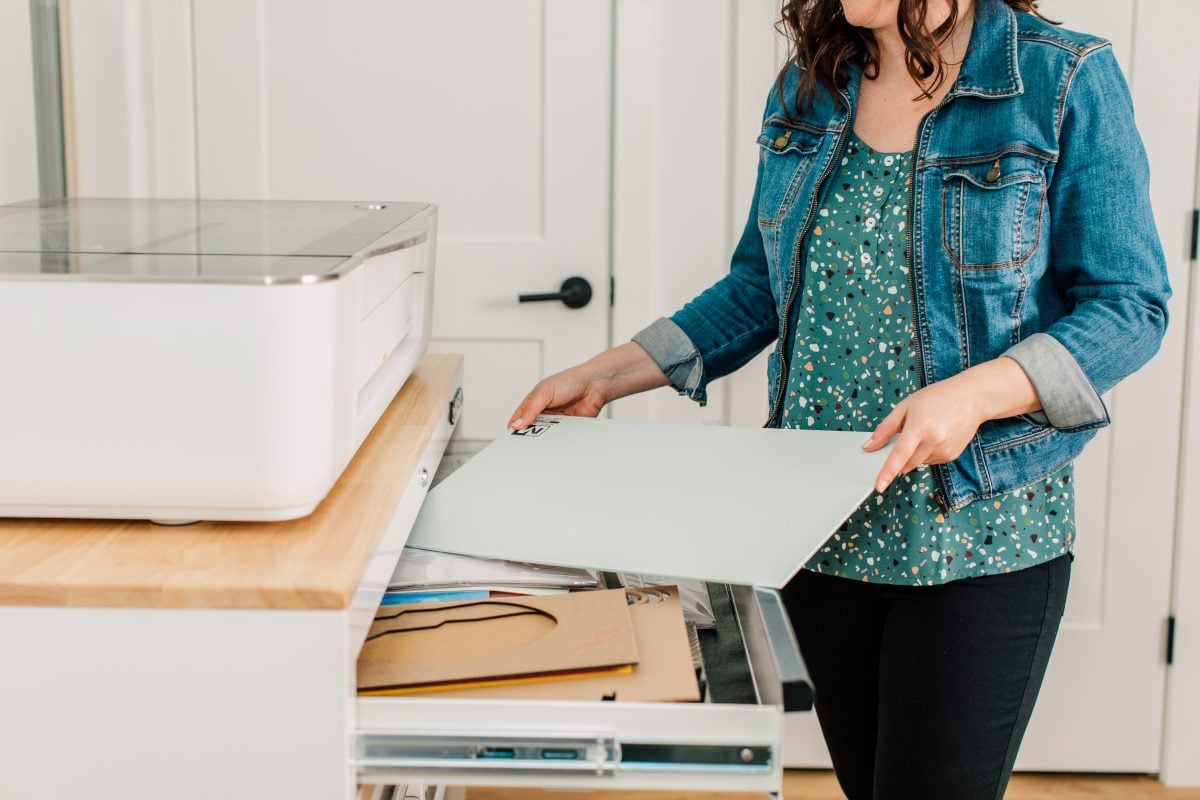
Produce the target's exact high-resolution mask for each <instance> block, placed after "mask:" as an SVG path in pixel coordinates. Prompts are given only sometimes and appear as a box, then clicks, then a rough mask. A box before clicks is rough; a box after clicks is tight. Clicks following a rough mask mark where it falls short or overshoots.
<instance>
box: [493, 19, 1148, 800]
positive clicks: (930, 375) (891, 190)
mask: <svg viewBox="0 0 1200 800" xmlns="http://www.w3.org/2000/svg"><path fill="white" fill-rule="evenodd" d="M1035 6H1036V0H974V2H973V3H972V2H971V0H957V1H956V0H792V2H788V3H786V4H785V5H784V9H783V20H782V25H781V29H782V30H783V32H784V33H785V34H787V36H788V38H789V40H790V42H791V45H792V60H791V61H790V62H789V66H788V67H787V68H785V70H784V71H783V73H782V74H781V75H780V77H779V81H778V84H777V86H776V87H774V90H773V91H772V92H771V94H770V97H769V99H768V102H767V107H766V112H765V114H764V117H763V128H762V135H761V136H760V138H759V145H760V163H759V171H758V181H757V186H756V189H755V195H754V200H753V205H752V208H751V213H750V219H749V221H748V223H747V225H746V229H745V233H744V234H743V236H742V238H741V241H740V243H739V244H738V247H737V249H736V251H735V252H734V255H733V262H732V268H731V271H730V273H729V275H728V276H726V277H725V278H724V279H723V280H721V281H720V282H718V283H717V284H716V285H714V286H712V287H711V288H709V289H708V290H707V291H705V292H704V293H703V294H701V295H700V296H699V297H697V298H696V299H695V300H693V301H692V302H691V303H689V304H688V305H687V306H685V307H684V308H683V309H682V310H680V311H679V312H678V313H676V314H675V315H674V316H672V317H671V318H670V319H661V320H659V321H657V322H655V323H654V324H653V325H651V326H650V327H649V328H647V329H645V330H644V331H642V332H641V333H639V334H638V335H637V336H635V337H634V340H633V342H630V343H628V344H624V345H621V346H619V347H616V348H613V349H611V350H609V351H607V352H605V353H602V354H600V355H598V356H596V357H595V358H593V359H592V360H591V361H588V362H587V363H585V364H583V365H580V366H578V367H575V368H573V369H569V370H567V371H565V372H562V373H559V374H557V375H553V376H550V377H548V378H546V379H545V380H543V381H542V382H541V383H539V384H538V385H537V386H536V387H535V388H534V390H533V391H532V392H531V393H530V394H529V396H528V397H527V398H526V399H525V400H524V402H523V403H522V404H521V406H520V407H519V408H518V409H517V411H516V412H515V413H514V415H513V419H512V421H511V422H510V425H512V426H513V427H520V426H522V425H524V424H526V423H528V422H529V421H530V420H532V419H533V417H534V416H535V415H536V414H538V413H540V412H542V411H549V412H551V413H560V414H585V415H595V414H597V413H599V411H600V410H601V408H602V407H603V406H604V405H605V403H607V402H609V401H611V400H613V399H615V398H618V397H622V396H625V395H628V394H632V393H635V392H640V391H644V390H647V389H651V388H654V387H658V386H663V385H667V384H668V383H669V384H671V385H673V386H675V387H676V388H677V389H678V390H679V391H680V392H681V393H684V394H686V395H688V396H689V397H691V398H692V399H694V400H697V401H699V402H701V403H703V402H704V399H705V387H706V385H707V384H708V382H709V381H711V380H713V379H715V378H719V377H721V376H722V375H726V374H728V373H730V372H732V371H733V370H735V369H737V368H738V367H740V366H742V365H743V364H745V363H746V362H747V361H749V360H750V359H751V358H752V357H753V356H754V355H755V354H757V353H758V352H759V351H761V350H762V349H763V348H765V347H766V346H768V345H770V344H771V343H773V342H774V343H775V344H776V347H775V350H774V352H773V353H772V355H771V357H770V361H769V367H768V379H769V384H770V385H769V401H770V418H769V421H768V423H767V424H768V426H772V427H779V428H819V429H830V430H851V431H863V432H870V436H869V438H868V439H867V441H866V443H865V445H864V446H865V447H866V449H868V450H877V449H879V448H882V447H884V446H885V445H886V444H887V443H888V442H889V441H892V440H893V439H894V442H893V444H892V448H891V452H890V453H889V455H888V456H887V458H886V461H885V462H884V465H883V468H882V470H881V471H880V473H879V476H878V478H877V480H876V485H875V490H876V493H875V494H874V495H872V496H871V497H870V498H869V499H868V500H867V502H866V503H864V504H863V506H862V507H860V508H859V509H858V510H857V511H856V512H855V513H854V515H853V516H852V517H851V518H850V519H849V520H848V521H847V522H846V523H845V524H844V525H843V526H842V528H841V529H840V530H839V531H838V532H837V533H835V534H834V536H833V537H832V538H831V539H830V540H829V541H828V542H827V543H826V544H825V545H824V546H823V547H822V549H821V550H820V551H819V552H818V553H817V554H816V555H815V556H814V557H813V558H812V560H810V561H809V563H808V564H807V565H806V566H805V569H803V570H801V571H800V572H799V573H798V574H797V576H796V577H795V578H794V579H793V580H792V582H791V583H790V584H789V585H788V586H787V587H786V589H785V591H784V598H785V600H786V602H787V604H788V609H789V613H790V615H791V618H792V622H793V625H794V627H795V629H796V633H797V637H798V639H799V642H800V647H801V651H802V653H803V655H804V658H805V660H806V662H807V664H808V667H809V671H810V673H811V676H812V679H813V682H814V686H815V689H816V698H817V700H816V710H817V714H818V717H819V719H820V722H821V727H822V730H823V733H824V736H825V740H826V742H827V743H828V745H829V750H830V752H831V754H832V756H833V763H834V767H835V769H836V771H837V776H838V780H839V781H840V783H841V785H842V788H843V789H844V791H845V793H846V795H847V796H848V797H849V798H851V800H858V799H859V798H921V800H931V799H935V798H948V799H950V798H953V800H971V799H973V798H997V797H1001V796H1002V795H1003V793H1004V790H1005V787H1006V785H1007V782H1008V778H1009V775H1010V773H1011V771H1012V766H1013V761H1014V760H1015V758H1016V752H1017V747H1018V745H1019V743H1020V740H1021V737H1022V735H1023V734H1024V731H1025V727H1026V725H1027V723H1028V721H1029V716H1030V713H1031V712H1032V708H1033V703H1034V699H1035V697H1036V695H1037V692H1038V689H1039V687H1040V684H1041V681H1042V677H1043V675H1044V673H1045V669H1046V664H1047V661H1048V659H1049V655H1050V649H1051V646H1052V643H1053V641H1054V638H1055V634H1056V632H1057V630H1058V625H1059V620H1060V618H1061V616H1062V612H1063V606H1064V603H1065V599H1066V592H1067V582H1068V578H1069V573H1070V560H1071V558H1073V556H1072V554H1071V553H1072V548H1073V542H1074V526H1075V519H1074V491H1073V483H1072V478H1073V473H1072V467H1071V462H1072V460H1073V459H1074V458H1075V457H1076V456H1077V455H1078V454H1079V452H1080V451H1081V449H1082V448H1083V446H1084V444H1085V443H1086V442H1087V441H1088V440H1089V439H1090V438H1091V437H1092V436H1093V435H1094V433H1095V429H1097V428H1099V427H1101V426H1103V425H1106V424H1107V423H1108V414H1107V412H1106V409H1105V407H1104V404H1103V402H1102V400H1101V395H1102V394H1103V393H1104V392H1106V391H1108V390H1109V389H1111V388H1112V387H1113V386H1114V385H1115V384H1116V383H1117V382H1118V381H1119V380H1121V379H1122V378H1124V377H1125V376H1126V375H1128V374H1129V373H1131V372H1132V371H1134V370H1136V369H1137V368H1139V367H1140V366H1141V365H1142V364H1144V363H1145V362H1146V361H1147V360H1148V359H1149V358H1150V357H1151V356H1152V355H1153V354H1154V352H1155V351H1156V350H1157V348H1158V345H1159V342H1160V340H1161V338H1162V335H1163V331H1164V328H1165V326H1166V321H1167V310H1166V301H1167V298H1168V296H1169V294H1170V290H1169V287H1168V285H1167V275H1166V267H1165V263H1164V260H1163V256H1162V252H1161V246H1160V244H1159V241H1158V238H1157V234H1156V231H1155V225H1154V220H1153V218H1152V216H1151V210H1150V203H1149V199H1148V196H1147V187H1148V171H1147V164H1146V158H1145V154H1144V151H1143V148H1142V145H1141V141H1140V139H1139V137H1138V134H1137V131H1136V128H1135V127H1134V121H1133V111H1132V107H1131V104H1130V99H1129V92H1128V89H1127V87H1126V85H1125V81H1124V79H1123V77H1122V75H1121V72H1120V69H1119V68H1118V66H1117V63H1116V60H1115V58H1114V56H1113V53H1112V48H1111V47H1110V46H1109V44H1108V43H1107V42H1105V41H1103V40H1101V39H1097V38H1095V37H1091V36H1086V35H1083V34H1078V33H1074V32H1071V31H1067V30H1064V29H1062V28H1059V27H1055V26H1054V25H1053V24H1050V23H1048V22H1047V21H1045V20H1044V19H1042V18H1041V17H1039V16H1038V14H1037V10H1036V7H1035ZM781 511H782V512H783V514H781V517H782V520H781V522H782V523H783V524H786V513H787V512H788V511H789V509H787V507H786V506H782V507H781ZM795 511H796V512H799V513H802V509H797V510H795Z"/></svg>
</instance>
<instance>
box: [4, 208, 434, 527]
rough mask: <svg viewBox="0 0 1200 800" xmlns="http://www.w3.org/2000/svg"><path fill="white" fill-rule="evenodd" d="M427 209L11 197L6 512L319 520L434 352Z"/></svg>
mask: <svg viewBox="0 0 1200 800" xmlns="http://www.w3.org/2000/svg"><path fill="white" fill-rule="evenodd" d="M436 221H437V216H436V209H435V208H434V207H433V206H430V205H426V204H415V203H396V204H384V203H379V204H370V205H365V204H364V205H355V204H349V203H283V202H278V203H276V202H263V203H257V202H237V201H190V200H189V201H121V200H67V201H40V202H32V203H23V204H17V205H14V206H0V376H3V378H2V380H3V385H2V387H3V388H0V516H9V517H16V516H20V517H92V518H120V519H154V520H157V521H163V522H175V521H177V522H185V521H192V520H283V519H293V518H297V517H302V516H305V515H308V514H310V513H312V512H313V511H314V510H315V509H316V507H317V506H318V505H319V504H320V502H321V500H322V499H324V498H325V496H326V495H327V494H328V492H329V490H330V489H331V488H332V487H333V485H334V483H335V482H336V481H337V479H338V477H339V476H340V475H341V473H342V471H343V470H344V469H345V467H346V465H347V464H348V463H349V461H350V459H351V458H352V457H353V455H354V454H355V452H356V451H357V450H358V447H359V445H361V444H362V442H363V440H364V439H365V438H366V436H367V434H368V433H370V431H371V429H372V428H373V427H374V425H375V423H376V422H377V421H378V419H379V417H380V415H381V414H382V413H383V411H384V409H386V408H387V406H388V404H389V403H390V402H391V401H392V399H393V398H394V396H395V395H396V393H397V391H399V389H400V387H401V386H402V385H403V384H404V382H405V380H406V379H407V378H408V377H409V375H410V374H411V373H412V371H413V369H414V367H415V366H416V364H417V361H418V360H419V359H420V357H421V355H422V354H423V353H424V352H425V349H426V346H427V344H428V341H429V331H430V309H431V306H432V303H431V301H432V289H433V269H434V257H435V239H436ZM64 226H65V228H64ZM113 229H115V230H116V231H117V232H116V233H114V230H113ZM34 236H36V237H37V241H35V240H33V239H32V238H31V237H34ZM35 246H36V247H39V248H40V249H32V248H34V247H35Z"/></svg>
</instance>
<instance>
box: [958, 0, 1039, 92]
mask: <svg viewBox="0 0 1200 800" xmlns="http://www.w3.org/2000/svg"><path fill="white" fill-rule="evenodd" d="M1023 91H1025V86H1024V84H1023V83H1022V82H1021V68H1020V66H1019V65H1018V63H1017V15H1016V14H1015V13H1014V12H1013V10H1012V9H1011V8H1009V7H1008V5H1007V4H1006V3H1004V2H1003V0H975V22H974V25H973V26H972V29H971V41H970V42H969V43H968V44H967V56H966V58H965V59H964V61H963V65H962V69H961V70H960V72H959V76H958V80H957V81H955V83H954V87H953V88H952V89H951V90H950V92H951V94H952V95H954V96H955V97H962V96H971V97H982V98H1000V97H1013V96H1015V95H1019V94H1021V93H1022V92H1023Z"/></svg>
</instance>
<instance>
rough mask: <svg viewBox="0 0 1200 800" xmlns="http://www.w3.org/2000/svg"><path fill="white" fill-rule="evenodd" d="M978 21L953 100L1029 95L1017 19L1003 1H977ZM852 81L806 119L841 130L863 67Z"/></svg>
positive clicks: (816, 103)
mask: <svg viewBox="0 0 1200 800" xmlns="http://www.w3.org/2000/svg"><path fill="white" fill-rule="evenodd" d="M974 14H975V20H974V23H973V25H972V28H971V39H970V42H969V43H968V44H967V55H966V58H965V59H964V60H963V65H962V69H961V70H960V71H959V75H958V79H957V80H956V81H955V82H954V86H952V87H951V89H950V92H949V97H948V99H949V98H953V97H981V98H984V99H998V98H1003V97H1014V96H1016V95H1019V94H1021V93H1022V92H1024V91H1025V85H1024V83H1022V81H1021V68H1020V66H1019V65H1018V62H1017V16H1016V14H1015V13H1014V12H1013V10H1012V9H1010V8H1009V7H1008V5H1007V4H1006V3H1004V2H1003V0H975V9H974ZM847 70H848V80H847V82H846V86H845V87H844V88H843V89H842V90H841V92H839V93H838V96H835V97H830V95H829V94H828V93H827V92H825V91H818V92H817V96H816V97H815V98H814V99H813V103H812V105H811V107H810V108H809V109H808V111H807V112H806V113H805V114H804V115H803V116H802V119H804V120H806V121H808V122H810V123H811V124H813V125H815V126H818V127H825V124H826V122H828V123H832V124H831V125H830V127H831V128H834V129H839V127H840V125H841V124H843V123H844V122H845V119H846V115H847V110H848V108H852V107H853V106H854V105H855V104H857V102H858V91H859V87H860V86H861V84H862V67H861V65H859V64H850V65H849V66H848V67H847Z"/></svg>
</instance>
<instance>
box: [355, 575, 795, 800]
mask: <svg viewBox="0 0 1200 800" xmlns="http://www.w3.org/2000/svg"><path fill="white" fill-rule="evenodd" d="M710 592H728V597H729V600H730V601H731V602H729V603H722V602H716V601H717V599H718V598H716V597H715V596H714V604H713V606H714V610H715V612H716V614H717V617H718V621H717V625H718V633H719V634H720V636H721V637H722V638H723V639H725V640H727V641H728V640H730V638H731V637H732V639H733V640H740V642H741V648H740V649H741V650H742V652H744V657H745V664H746V665H748V667H749V675H748V678H747V680H748V681H749V682H750V683H751V684H752V686H751V687H750V688H749V691H745V692H741V693H740V695H739V696H740V697H744V698H745V700H746V702H740V703H739V702H719V703H713V702H706V703H624V702H620V703H618V702H563V701H513V700H467V699H450V698H446V699H439V698H438V697H437V696H436V695H432V696H426V697H370V698H359V699H358V701H357V704H356V718H357V724H356V730H355V731H354V734H355V752H354V756H353V760H354V769H355V771H356V772H357V774H358V776H359V780H360V781H362V782H363V783H376V784H378V783H389V782H393V781H395V782H402V781H413V782H422V781H423V782H429V783H446V784H452V785H457V786H467V785H492V786H524V787H554V788H575V789H604V788H610V789H629V790H633V789H647V790H652V789H671V790H691V789H696V790H707V791H741V792H778V791H780V789H781V783H780V782H781V780H782V766H781V764H782V762H781V760H780V759H781V753H782V730H783V728H782V720H783V715H782V712H783V710H784V708H785V707H787V708H788V709H791V710H799V709H807V708H811V700H812V691H811V689H810V688H809V686H808V682H807V675H806V674H805V672H804V667H803V662H801V660H800V656H799V652H798V650H797V648H796V643H795V637H794V635H793V634H792V631H791V628H790V625H788V622H787V618H786V615H784V614H783V609H782V604H781V603H780V602H779V595H778V593H776V592H774V591H773V590H762V589H754V588H749V587H725V586H710ZM725 609H727V613H723V610H725ZM733 649H734V650H737V649H738V648H733ZM736 655H737V656H738V658H737V659H733V658H731V657H727V658H725V659H723V663H722V664H715V663H711V661H709V660H706V663H705V667H706V671H707V673H708V678H709V680H710V681H712V680H714V679H717V674H716V673H718V672H722V673H724V674H723V675H722V676H721V679H724V678H727V677H728V673H730V672H733V673H737V668H736V667H735V668H733V669H732V670H731V669H729V668H727V667H728V665H729V664H730V663H732V661H734V660H737V661H740V660H741V655H742V653H741V652H739V653H736ZM706 659H707V656H706ZM742 669H744V667H743V668H742ZM742 674H744V672H743V673H742ZM710 685H711V684H710ZM755 701H756V702H755Z"/></svg>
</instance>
